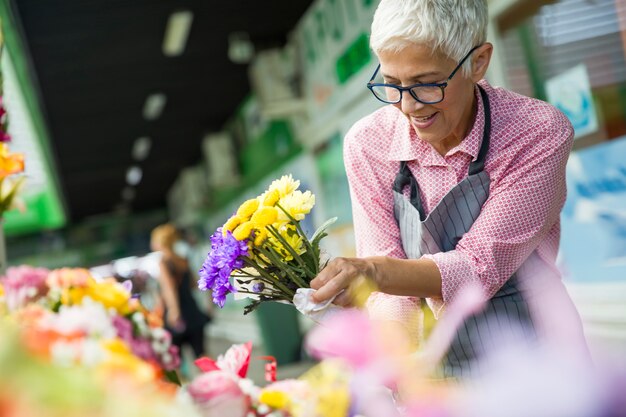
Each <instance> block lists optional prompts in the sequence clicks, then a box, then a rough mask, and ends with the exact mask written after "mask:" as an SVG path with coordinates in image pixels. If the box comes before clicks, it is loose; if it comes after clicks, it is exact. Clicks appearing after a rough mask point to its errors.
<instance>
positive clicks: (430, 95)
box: [367, 45, 481, 104]
mask: <svg viewBox="0 0 626 417" xmlns="http://www.w3.org/2000/svg"><path fill="white" fill-rule="evenodd" d="M480 47H481V45H477V46H475V47H473V48H472V50H471V51H469V52H468V53H467V55H465V56H464V57H463V59H462V60H461V61H460V62H459V65H457V66H456V68H455V69H454V70H453V71H452V73H451V74H450V76H449V77H448V78H447V79H446V80H445V81H444V82H442V83H428V84H419V83H418V84H413V85H409V86H407V87H400V86H398V85H395V84H383V83H373V82H372V81H374V78H376V75H377V74H378V71H379V70H380V64H378V66H377V67H376V71H374V75H372V78H370V80H369V81H368V83H367V88H369V89H370V91H371V92H372V94H374V97H376V98H377V99H378V100H380V101H382V102H383V103H387V104H396V103H399V102H401V101H402V92H404V91H408V92H409V93H410V94H411V97H413V98H414V99H415V100H417V101H419V102H420V103H423V104H437V103H440V102H442V101H443V99H444V97H445V90H446V87H447V86H448V83H449V82H450V80H451V79H452V77H454V74H456V73H457V71H458V70H459V69H460V68H461V66H462V65H463V63H464V62H465V61H466V60H467V58H469V57H470V55H472V52H474V51H475V50H476V49H478V48H480Z"/></svg>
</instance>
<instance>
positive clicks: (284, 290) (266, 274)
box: [243, 257, 295, 298]
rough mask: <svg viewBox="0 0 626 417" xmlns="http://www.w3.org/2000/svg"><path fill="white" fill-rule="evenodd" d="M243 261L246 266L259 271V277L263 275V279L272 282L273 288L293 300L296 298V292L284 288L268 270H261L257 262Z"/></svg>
mask: <svg viewBox="0 0 626 417" xmlns="http://www.w3.org/2000/svg"><path fill="white" fill-rule="evenodd" d="M243 261H244V263H245V264H246V265H248V266H250V267H252V268H254V269H256V270H257V272H258V273H259V275H262V276H263V277H265V278H267V279H268V280H270V281H271V282H270V283H271V284H272V285H273V286H275V287H276V288H280V289H281V290H282V291H283V292H284V293H285V294H287V295H289V296H290V297H291V298H293V296H294V294H295V293H294V292H293V291H291V290H290V289H289V288H287V287H286V286H284V285H283V284H282V283H281V282H279V281H278V280H277V279H276V278H275V277H273V276H272V275H271V274H269V273H268V272H267V271H266V270H264V269H263V268H261V267H260V266H258V265H257V264H256V262H254V261H253V260H251V259H249V258H247V257H243Z"/></svg>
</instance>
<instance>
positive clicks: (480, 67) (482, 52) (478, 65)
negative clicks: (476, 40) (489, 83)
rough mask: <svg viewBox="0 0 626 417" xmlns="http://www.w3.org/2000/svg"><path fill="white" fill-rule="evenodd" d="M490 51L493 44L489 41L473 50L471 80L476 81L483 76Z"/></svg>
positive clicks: (491, 51) (489, 59)
mask: <svg viewBox="0 0 626 417" xmlns="http://www.w3.org/2000/svg"><path fill="white" fill-rule="evenodd" d="M492 53H493V45H492V44H490V43H489V42H486V43H485V44H483V45H481V46H480V48H478V49H477V50H476V51H475V52H474V54H473V55H474V56H473V57H472V81H474V82H478V81H480V80H482V79H483V78H485V74H486V73H487V68H489V62H490V61H491V54H492Z"/></svg>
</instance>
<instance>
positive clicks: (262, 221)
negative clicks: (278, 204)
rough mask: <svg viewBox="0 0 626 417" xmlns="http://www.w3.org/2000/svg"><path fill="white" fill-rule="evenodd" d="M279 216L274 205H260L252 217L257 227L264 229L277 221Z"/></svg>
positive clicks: (251, 219)
mask: <svg viewBox="0 0 626 417" xmlns="http://www.w3.org/2000/svg"><path fill="white" fill-rule="evenodd" d="M277 218H278V210H277V209H276V208H274V207H260V208H259V209H258V210H257V211H256V212H255V213H254V214H253V215H252V217H251V218H250V221H251V222H252V223H254V227H256V228H257V229H264V228H265V226H268V225H270V224H272V223H274V222H275V221H276V219H277Z"/></svg>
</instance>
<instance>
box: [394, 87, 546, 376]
mask: <svg viewBox="0 0 626 417" xmlns="http://www.w3.org/2000/svg"><path fill="white" fill-rule="evenodd" d="M478 88H479V90H480V94H481V96H482V100H483V107H484V112H485V127H484V130H483V139H482V144H481V147H480V151H479V153H478V157H477V158H476V160H475V161H473V162H472V163H471V164H470V166H469V173H468V176H467V177H465V178H464V179H463V180H462V181H461V182H459V183H458V184H457V185H456V186H454V187H453V188H452V189H451V190H450V191H449V192H448V193H447V194H446V195H445V196H444V197H443V198H442V199H441V201H439V203H438V204H437V205H436V206H435V208H434V209H433V210H432V211H431V212H430V213H429V214H428V216H425V215H424V209H423V207H422V203H421V200H420V196H419V185H418V184H417V181H416V180H415V177H413V174H412V173H411V171H410V170H409V168H408V166H407V162H406V161H402V162H401V163H400V171H399V172H398V174H397V176H396V178H395V180H394V184H393V191H394V193H393V196H394V215H395V218H396V221H397V223H398V226H399V228H400V235H401V238H402V246H403V248H404V252H405V254H406V256H407V258H409V259H418V258H420V257H421V256H422V255H424V254H434V253H439V252H447V251H450V250H453V249H454V248H455V247H456V245H457V243H458V241H459V240H460V239H461V237H462V236H463V235H464V234H465V233H467V232H468V231H469V230H470V228H471V227H472V224H473V223H474V221H475V220H476V218H477V217H478V216H479V214H480V210H481V208H482V206H483V204H484V203H485V201H486V200H487V198H488V197H489V184H490V179H489V174H488V173H487V171H485V170H484V166H485V156H486V154H487V150H488V149H489V137H490V131H491V112H490V108H489V98H488V97H487V94H486V92H485V91H484V90H483V89H482V88H481V87H480V86H479V87H478ZM406 186H409V187H410V189H409V193H408V198H407V197H405V196H404V194H403V190H404V188H405V187H406ZM509 336H512V337H520V336H521V337H524V338H525V339H526V340H528V339H529V338H530V339H533V338H534V336H535V331H534V327H533V324H532V320H531V318H530V314H529V311H528V305H527V303H526V301H525V300H524V298H523V297H522V293H521V291H520V289H519V283H518V280H517V278H516V275H515V274H513V276H512V277H511V278H509V280H508V281H507V282H506V283H505V284H504V286H502V288H501V289H500V290H499V291H498V292H497V293H496V294H495V295H494V296H493V298H491V299H490V300H489V301H488V302H487V304H486V306H485V308H484V309H483V310H482V311H481V312H479V313H476V314H474V315H473V316H470V317H468V318H467V319H466V320H465V322H464V323H463V325H462V326H460V328H459V329H458V330H457V333H456V336H455V338H454V340H453V341H452V344H451V345H450V348H449V349H448V352H447V354H446V355H445V357H444V359H443V361H442V364H441V373H442V376H443V377H459V378H465V377H471V376H475V375H477V374H478V373H479V372H480V369H479V366H480V364H479V361H477V359H479V358H480V357H481V356H482V355H483V354H484V353H485V352H488V351H489V350H492V349H493V347H495V346H496V345H497V344H498V342H499V341H500V343H501V341H502V340H503V339H505V338H507V337H509Z"/></svg>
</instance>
